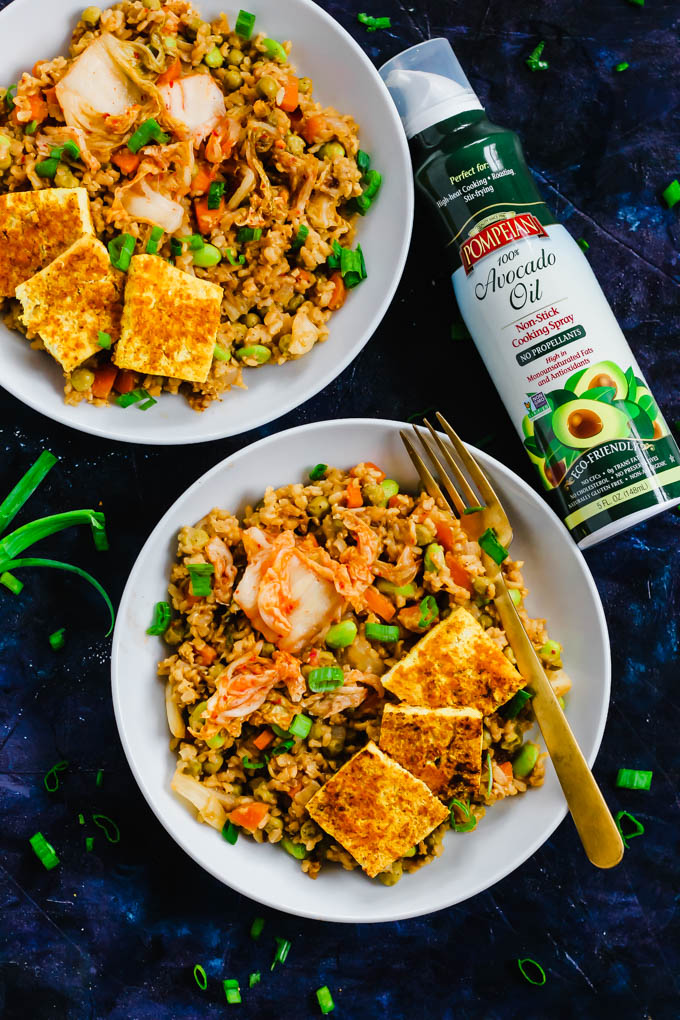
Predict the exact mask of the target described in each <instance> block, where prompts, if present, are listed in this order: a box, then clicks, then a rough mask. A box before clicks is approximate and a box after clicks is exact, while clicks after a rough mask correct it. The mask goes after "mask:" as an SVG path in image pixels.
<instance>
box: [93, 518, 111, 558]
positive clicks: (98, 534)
mask: <svg viewBox="0 0 680 1020" xmlns="http://www.w3.org/2000/svg"><path fill="white" fill-rule="evenodd" d="M90 530H91V531H92V541H93V542H94V547H95V549H98V550H99V552H107V550H108V548H109V539H108V535H107V534H106V528H105V527H104V522H103V521H94V520H93V521H92V522H91V524H90Z"/></svg>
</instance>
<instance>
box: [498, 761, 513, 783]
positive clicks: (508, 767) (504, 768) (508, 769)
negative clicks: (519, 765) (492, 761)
mask: <svg viewBox="0 0 680 1020" xmlns="http://www.w3.org/2000/svg"><path fill="white" fill-rule="evenodd" d="M498 767H499V769H500V770H501V772H504V773H505V774H506V776H507V777H508V779H512V762H509V761H504V762H503V764H502V765H499V766H498Z"/></svg>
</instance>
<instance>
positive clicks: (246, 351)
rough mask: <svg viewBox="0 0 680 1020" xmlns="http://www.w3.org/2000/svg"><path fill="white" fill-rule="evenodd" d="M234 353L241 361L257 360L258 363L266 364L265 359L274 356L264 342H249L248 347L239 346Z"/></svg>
mask: <svg viewBox="0 0 680 1020" xmlns="http://www.w3.org/2000/svg"><path fill="white" fill-rule="evenodd" d="M234 354H235V355H236V357H237V358H240V359H241V361H247V360H250V361H256V362H257V363H258V365H264V363H265V361H269V359H270V358H271V356H272V352H271V351H270V350H269V348H268V347H264V346H263V345H262V344H249V345H248V346H247V347H239V348H238V350H236V351H234Z"/></svg>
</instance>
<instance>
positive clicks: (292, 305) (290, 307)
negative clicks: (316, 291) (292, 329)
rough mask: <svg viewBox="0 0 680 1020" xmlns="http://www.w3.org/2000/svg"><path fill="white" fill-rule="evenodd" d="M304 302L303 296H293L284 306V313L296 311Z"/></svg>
mask: <svg viewBox="0 0 680 1020" xmlns="http://www.w3.org/2000/svg"><path fill="white" fill-rule="evenodd" d="M304 300H305V296H304V294H293V296H292V298H291V299H290V301H289V302H288V304H287V305H286V311H287V312H295V311H297V309H298V308H299V307H300V305H302V304H304Z"/></svg>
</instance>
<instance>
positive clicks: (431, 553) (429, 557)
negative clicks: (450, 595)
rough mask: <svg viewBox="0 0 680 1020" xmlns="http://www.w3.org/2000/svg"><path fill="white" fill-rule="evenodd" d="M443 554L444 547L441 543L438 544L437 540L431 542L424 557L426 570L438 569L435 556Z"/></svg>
mask: <svg viewBox="0 0 680 1020" xmlns="http://www.w3.org/2000/svg"><path fill="white" fill-rule="evenodd" d="M443 555H444V550H443V548H442V547H441V546H440V545H438V544H437V542H430V544H429V545H428V546H427V548H426V549H425V556H424V558H423V565H424V567H425V570H429V571H435V572H436V571H438V570H439V567H438V566H437V563H436V560H435V557H439V556H443Z"/></svg>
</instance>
